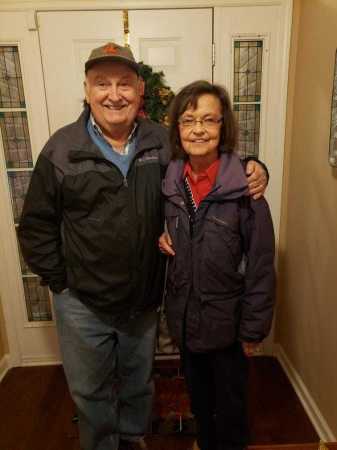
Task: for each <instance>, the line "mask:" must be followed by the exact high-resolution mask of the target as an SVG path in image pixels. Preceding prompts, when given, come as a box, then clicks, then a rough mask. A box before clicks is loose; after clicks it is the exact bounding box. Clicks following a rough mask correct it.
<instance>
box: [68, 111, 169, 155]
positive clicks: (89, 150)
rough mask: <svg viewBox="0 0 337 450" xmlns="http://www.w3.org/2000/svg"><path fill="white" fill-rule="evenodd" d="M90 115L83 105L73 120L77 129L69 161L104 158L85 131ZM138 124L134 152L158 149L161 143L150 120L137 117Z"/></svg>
mask: <svg viewBox="0 0 337 450" xmlns="http://www.w3.org/2000/svg"><path fill="white" fill-rule="evenodd" d="M89 117H90V108H89V106H85V107H84V110H83V112H82V113H81V115H80V116H79V118H78V119H77V121H76V122H75V128H76V130H77V134H76V138H74V140H73V145H72V147H71V148H70V150H69V158H70V160H71V161H82V160H85V159H104V155H103V154H102V152H101V151H100V149H99V148H98V147H97V146H96V145H95V144H94V142H93V141H92V139H91V138H90V136H89V133H88V131H87V122H88V120H89ZM137 122H138V126H137V128H136V130H135V134H136V140H137V146H136V154H137V153H140V152H143V151H144V150H151V149H153V148H156V149H159V148H161V147H162V143H161V141H160V139H159V137H158V136H157V135H156V134H154V133H153V125H152V123H151V121H149V120H147V119H143V118H137Z"/></svg>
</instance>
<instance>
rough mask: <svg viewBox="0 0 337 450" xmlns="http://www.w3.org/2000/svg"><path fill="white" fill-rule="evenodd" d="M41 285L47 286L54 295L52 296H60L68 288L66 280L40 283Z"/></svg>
mask: <svg viewBox="0 0 337 450" xmlns="http://www.w3.org/2000/svg"><path fill="white" fill-rule="evenodd" d="M41 285H42V286H43V285H48V286H49V289H50V290H51V291H52V292H53V293H54V294H60V293H61V292H62V291H63V290H64V289H66V288H67V287H68V285H67V281H66V280H57V281H49V282H46V281H43V280H42V281H41Z"/></svg>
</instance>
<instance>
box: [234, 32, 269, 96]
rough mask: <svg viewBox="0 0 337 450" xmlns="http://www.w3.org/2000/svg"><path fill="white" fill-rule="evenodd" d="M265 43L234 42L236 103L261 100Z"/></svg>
mask: <svg viewBox="0 0 337 450" xmlns="http://www.w3.org/2000/svg"><path fill="white" fill-rule="evenodd" d="M262 51H263V41H260V40H259V41H235V42H234V102H258V101H260V99H261V78H262Z"/></svg>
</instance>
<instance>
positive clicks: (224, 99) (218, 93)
mask: <svg viewBox="0 0 337 450" xmlns="http://www.w3.org/2000/svg"><path fill="white" fill-rule="evenodd" d="M205 94H210V95H214V97H216V98H218V99H219V101H220V103H221V109H222V117H223V119H222V124H221V137H220V142H219V152H228V153H230V152H232V151H234V150H235V148H236V144H237V124H236V119H235V116H234V113H233V110H232V105H231V101H230V98H229V95H228V92H227V91H226V89H225V88H224V87H222V86H220V85H217V84H211V83H209V82H208V81H203V80H200V81H195V82H193V83H191V84H188V85H187V86H185V87H184V88H182V89H181V90H180V91H179V92H178V94H177V95H176V96H175V97H174V99H173V101H172V102H171V106H170V111H169V123H170V127H169V134H170V144H171V150H172V159H187V155H186V153H185V151H184V149H183V148H182V145H181V141H180V134H179V119H180V117H181V115H182V114H183V113H184V112H185V111H186V109H188V108H191V107H192V108H193V109H196V108H197V105H198V100H199V98H200V97H201V96H202V95H205Z"/></svg>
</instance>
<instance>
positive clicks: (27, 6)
mask: <svg viewBox="0 0 337 450" xmlns="http://www.w3.org/2000/svg"><path fill="white" fill-rule="evenodd" d="M93 3H94V5H93V6H91V4H93ZM271 5H278V6H281V7H282V10H283V17H284V27H283V36H284V40H283V45H282V64H281V65H280V73H281V75H280V79H281V88H282V90H283V92H284V96H283V98H282V99H281V101H280V103H281V104H280V121H281V126H280V128H281V129H282V134H281V136H280V142H279V145H278V147H279V148H280V149H282V156H280V157H281V159H282V161H283V160H284V144H285V126H286V110H287V91H288V68H289V55H290V39H291V28H292V11H293V0H211V1H209V0H115V1H113V2H111V0H96V1H95V2H91V1H89V0H87V1H86V0H36V1H34V0H32V1H27V0H15V1H8V0H0V12H13V13H14V12H16V13H19V12H21V13H22V14H24V15H25V16H26V24H27V29H28V30H29V31H30V32H35V33H36V32H37V28H38V24H37V20H36V14H37V13H38V12H42V11H67V10H88V11H90V10H114V9H119V10H121V9H122V10H125V9H137V10H139V9H185V8H203V7H205V8H206V7H207V8H215V7H226V6H232V7H240V6H271ZM36 45H38V44H36ZM38 51H40V49H39V48H38ZM28 88H29V87H28V86H26V90H27V89H28ZM27 94H28V95H27V97H31V95H32V93H29V92H27ZM44 107H46V105H44ZM0 145H1V143H0ZM2 188H3V186H0V191H3V189H2ZM280 190H281V191H282V180H281V186H280ZM8 213H10V211H9V212H8ZM8 220H9V219H8V218H6V217H4V218H2V219H1V218H0V221H1V223H0V225H1V227H2V225H3V224H5V223H6V222H8ZM3 226H5V225H3ZM2 229H4V228H2ZM7 229H10V227H8V228H7ZM9 241H11V242H7V243H6V242H4V241H3V242H0V251H4V253H3V254H5V255H6V254H10V253H9V252H11V251H13V248H14V242H15V241H14V239H12V237H11V239H9ZM7 274H9V268H7V269H6V274H5V275H4V276H2V277H1V278H0V279H1V282H4V285H3V284H2V286H3V288H4V289H3V290H4V291H6V292H10V288H11V286H12V285H13V280H14V279H15V278H16V274H14V275H13V274H11V275H10V277H9V278H7V279H5V278H6V275H7ZM1 301H2V305H3V313H4V321H5V331H6V333H7V340H8V349H9V353H8V354H6V355H4V358H3V360H4V361H5V362H6V361H7V363H6V364H5V366H7V368H6V370H8V369H9V368H11V367H14V366H18V365H21V364H22V361H21V356H20V350H19V342H18V336H17V332H16V325H15V317H14V312H13V304H12V303H11V302H10V296H9V295H4V298H2V299H1ZM0 366H1V361H0ZM0 376H1V374H0Z"/></svg>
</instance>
